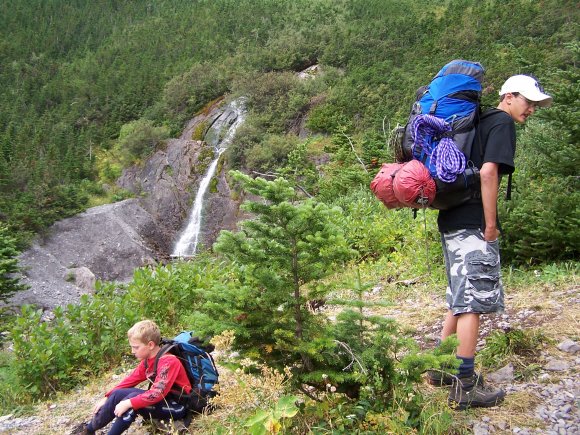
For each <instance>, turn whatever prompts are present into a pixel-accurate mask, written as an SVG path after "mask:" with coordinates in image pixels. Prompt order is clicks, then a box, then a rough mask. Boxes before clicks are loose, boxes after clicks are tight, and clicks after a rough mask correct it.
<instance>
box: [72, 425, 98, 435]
mask: <svg viewBox="0 0 580 435" xmlns="http://www.w3.org/2000/svg"><path fill="white" fill-rule="evenodd" d="M87 424H88V423H85V422H83V423H79V424H77V425H76V426H75V427H73V429H72V431H71V432H70V435H95V432H93V431H89V429H88V428H87Z"/></svg>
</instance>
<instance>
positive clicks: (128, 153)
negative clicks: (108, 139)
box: [115, 119, 169, 164]
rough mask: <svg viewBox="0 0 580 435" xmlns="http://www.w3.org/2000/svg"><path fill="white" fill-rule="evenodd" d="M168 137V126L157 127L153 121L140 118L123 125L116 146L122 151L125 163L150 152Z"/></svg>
mask: <svg viewBox="0 0 580 435" xmlns="http://www.w3.org/2000/svg"><path fill="white" fill-rule="evenodd" d="M168 137H169V129H168V128H167V127H155V126H154V124H153V122H152V121H149V120H146V119H139V120H137V121H132V122H129V123H127V124H125V125H123V126H122V127H121V131H120V132H119V139H118V141H117V144H116V145H115V147H116V149H118V150H119V151H120V152H121V155H122V156H123V160H124V162H125V164H129V163H132V162H134V161H135V160H136V159H139V158H142V157H145V156H147V155H148V154H150V153H151V152H152V151H153V150H154V149H155V147H156V146H157V145H158V144H159V143H160V142H161V141H162V140H164V139H167V138H168Z"/></svg>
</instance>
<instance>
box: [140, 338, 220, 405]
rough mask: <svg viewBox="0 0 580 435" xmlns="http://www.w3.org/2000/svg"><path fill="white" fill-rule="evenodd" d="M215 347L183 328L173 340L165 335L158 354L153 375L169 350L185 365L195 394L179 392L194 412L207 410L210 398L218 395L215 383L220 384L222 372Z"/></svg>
mask: <svg viewBox="0 0 580 435" xmlns="http://www.w3.org/2000/svg"><path fill="white" fill-rule="evenodd" d="M213 349H214V347H213V346H212V345H204V344H203V342H202V340H200V339H199V338H198V337H195V336H193V333H192V332H191V331H187V332H182V333H181V334H179V335H177V336H176V337H175V338H173V339H172V340H168V339H163V340H161V349H160V350H159V352H158V353H157V356H156V357H155V364H154V366H153V375H152V376H151V379H155V377H156V376H157V366H158V363H159V358H161V357H162V356H163V355H165V354H166V353H170V354H172V355H175V356H176V357H177V358H178V359H179V361H180V362H181V364H182V365H183V367H184V368H185V372H186V373H187V377H188V379H189V382H190V384H191V386H192V391H191V394H189V395H184V394H179V399H180V401H181V402H182V403H183V404H184V405H186V406H187V407H188V408H189V410H190V411H192V412H195V413H200V412H204V411H206V410H208V401H207V399H209V398H210V397H215V396H216V395H217V391H216V390H215V386H216V385H217V384H218V378H219V374H218V370H217V367H216V365H215V362H214V360H213V357H212V356H211V354H210V353H211V352H212V351H213ZM145 364H147V362H145ZM146 368H147V366H146Z"/></svg>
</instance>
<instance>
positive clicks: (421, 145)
mask: <svg viewBox="0 0 580 435" xmlns="http://www.w3.org/2000/svg"><path fill="white" fill-rule="evenodd" d="M483 75H484V69H483V66H482V65H481V64H479V63H478V62H471V61H467V60H453V61H451V62H449V63H448V64H447V65H445V66H444V67H443V68H441V70H440V71H439V72H438V73H437V74H436V75H435V77H434V78H433V80H432V81H431V83H429V84H428V85H427V86H423V87H421V88H419V90H418V91H417V94H416V100H415V103H414V104H413V106H412V108H411V113H410V115H409V120H408V122H407V124H406V126H405V128H404V133H403V138H402V150H401V151H402V152H400V153H398V156H397V157H398V160H399V161H409V160H412V159H416V160H419V161H420V162H422V163H423V164H424V165H425V166H426V167H427V169H428V170H429V172H430V174H431V176H432V177H433V179H434V180H435V184H436V186H437V194H436V197H435V201H434V202H433V203H432V204H431V207H433V208H438V209H446V208H450V207H453V206H455V205H458V204H460V203H462V202H465V201H467V200H469V199H470V198H471V197H472V195H473V194H477V192H478V190H479V170H478V169H477V168H476V167H473V165H470V164H469V161H468V158H469V156H470V154H471V151H472V146H473V143H474V142H475V141H474V139H475V135H476V127H477V124H478V122H479V115H480V98H481V90H482V80H483ZM451 192H453V195H449V193H451Z"/></svg>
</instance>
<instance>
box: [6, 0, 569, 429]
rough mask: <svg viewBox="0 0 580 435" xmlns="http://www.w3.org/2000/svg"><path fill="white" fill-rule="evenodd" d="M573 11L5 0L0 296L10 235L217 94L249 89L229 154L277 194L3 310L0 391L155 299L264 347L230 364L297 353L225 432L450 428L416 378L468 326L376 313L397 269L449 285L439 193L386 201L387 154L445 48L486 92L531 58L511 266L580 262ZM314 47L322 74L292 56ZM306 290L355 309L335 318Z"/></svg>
mask: <svg viewBox="0 0 580 435" xmlns="http://www.w3.org/2000/svg"><path fill="white" fill-rule="evenodd" d="M578 11H579V9H578V4H577V2H575V1H572V0H535V1H530V0H501V1H500V0H478V1H476V0H445V1H435V0H421V1H417V0H292V1H290V0H288V1H284V0H151V1H147V2H140V1H122V0H100V1H90V0H3V1H2V2H0V61H1V62H0V300H2V298H3V297H6V296H8V295H9V294H12V293H13V292H15V291H18V290H19V289H20V288H21V285H20V283H19V282H18V280H17V279H15V278H14V272H16V271H18V264H17V260H16V258H17V255H18V253H19V252H21V251H22V250H24V249H26V248H27V246H29V245H30V243H31V242H32V240H33V239H34V237H36V236H37V235H39V234H40V235H41V234H43V233H44V232H45V231H46V230H47V229H48V228H49V226H50V225H51V224H52V223H54V222H55V221H57V220H59V219H63V218H65V217H68V216H72V215H75V214H77V213H79V212H81V211H83V210H86V209H87V208H89V207H92V206H95V205H100V204H104V203H109V202H114V201H119V200H123V199H125V198H127V195H128V194H127V192H124V191H122V190H121V189H119V188H117V187H116V186H115V181H116V179H117V178H118V177H119V176H120V175H121V172H122V170H123V168H126V167H128V166H130V165H134V164H137V165H139V164H142V163H143V162H144V161H145V160H146V159H147V158H148V157H149V156H150V155H151V154H152V153H153V152H154V151H155V150H156V149H157V148H158V147H162V146H163V145H164V141H165V140H166V139H168V138H172V137H177V136H178V135H179V134H180V133H181V131H182V129H183V127H184V124H185V123H186V122H187V121H188V120H189V119H191V118H192V117H193V116H194V115H195V114H196V113H199V112H201V111H203V110H204V108H206V107H208V105H210V104H211V103H212V102H214V101H215V100H216V99H218V98H222V97H225V98H226V99H233V98H236V97H239V96H243V97H245V98H246V99H247V100H246V101H247V106H248V117H247V120H246V123H245V124H244V126H243V127H242V128H241V129H240V130H239V131H238V133H237V136H236V138H235V140H234V142H233V144H232V146H231V147H230V148H229V149H228V151H227V153H226V154H224V165H223V168H224V169H223V170H225V171H230V170H231V172H229V179H230V180H231V183H232V185H235V186H236V189H238V190H239V191H245V192H249V193H252V194H253V195H254V196H255V197H259V198H263V199H264V200H263V201H258V200H256V201H253V202H252V201H249V202H247V203H245V204H244V206H243V207H244V208H245V209H246V210H247V211H249V212H251V213H252V214H253V215H254V216H255V219H252V220H250V221H244V222H243V223H241V224H240V228H241V231H239V232H237V233H236V232H226V231H224V232H222V234H221V235H220V237H219V238H218V241H217V243H216V244H215V245H214V246H213V247H209V248H208V249H207V252H205V253H203V254H202V255H200V256H199V257H196V259H195V260H194V261H189V262H175V263H173V264H167V265H160V266H158V267H157V268H155V269H154V270H149V269H143V270H137V271H135V277H134V280H133V281H132V282H131V283H129V284H127V285H126V286H122V287H121V288H117V287H115V286H114V285H112V284H109V283H98V289H97V292H96V294H95V295H94V296H92V297H88V296H83V299H82V300H81V303H80V304H78V305H75V306H69V307H67V308H66V309H65V308H63V309H59V310H56V312H55V313H54V314H55V316H54V319H53V320H52V321H51V322H45V321H41V315H42V313H41V312H39V311H37V310H35V309H34V307H28V306H25V307H23V308H22V312H21V313H19V314H18V315H17V316H4V317H3V320H2V322H1V325H2V328H4V329H5V330H8V331H10V333H9V334H8V336H9V340H10V341H11V343H12V347H13V352H11V353H10V354H8V353H7V352H4V353H2V356H1V358H0V393H2V394H0V396H1V397H2V398H1V399H0V410H2V412H1V413H8V412H12V410H13V408H14V406H15V405H17V406H18V407H20V408H19V409H21V410H25V409H26V406H29V405H30V404H32V403H35V402H37V401H39V400H44V399H46V398H48V397H53V396H54V395H55V394H57V393H58V392H63V391H65V392H66V391H70V390H71V389H73V388H76V387H78V385H79V384H81V383H82V382H84V381H85V380H86V377H87V376H88V375H89V374H91V375H101V374H103V373H106V372H107V371H108V370H111V369H112V368H113V367H116V366H118V365H119V364H121V363H122V362H123V358H122V353H123V352H122V351H120V350H119V349H125V347H126V344H125V340H126V330H127V328H128V327H130V326H131V325H132V324H133V323H134V322H135V321H136V320H139V319H141V318H151V319H154V320H155V321H157V322H158V323H159V324H160V326H161V327H162V329H164V330H166V331H170V332H171V333H174V332H178V331H179V330H185V329H192V328H194V329H196V330H197V331H200V333H202V334H205V335H207V336H214V337H220V338H221V340H222V342H224V341H228V340H229V341H228V343H229V344H231V346H232V347H233V349H235V350H236V352H239V353H240V354H241V356H242V357H244V358H247V359H248V360H251V361H254V362H258V363H259V364H263V366H262V365H257V366H256V365H251V364H250V363H247V361H246V362H245V363H239V362H231V363H230V365H231V367H229V368H232V367H233V369H234V370H235V369H236V368H238V369H240V367H241V369H243V370H246V372H248V373H259V370H260V369H259V367H262V370H263V371H264V370H266V371H267V370H275V371H277V372H279V373H282V374H283V373H286V374H287V383H285V389H284V394H281V395H280V397H276V398H275V400H274V399H272V398H270V399H268V400H270V401H268V400H266V399H264V398H263V399H264V400H263V401H262V402H260V403H259V404H258V406H257V407H256V408H258V409H259V408H260V406H262V407H263V408H264V409H269V411H267V412H266V411H264V412H263V413H262V414H260V413H257V414H255V415H253V416H252V414H251V412H253V411H252V410H250V411H248V410H245V411H244V412H245V413H246V414H244V418H242V417H239V419H238V420H236V421H234V422H232V421H228V422H222V423H221V425H222V426H220V425H218V426H216V427H217V429H215V427H214V429H215V433H242V432H236V430H242V429H240V428H246V429H245V430H248V433H279V431H285V430H287V431H289V432H288V433H308V430H312V428H313V427H315V428H316V427H318V428H321V429H320V432H316V431H314V432H316V433H331V430H334V431H337V432H336V433H387V432H388V431H391V433H408V432H407V431H417V432H415V433H453V427H454V426H453V424H454V423H453V418H452V417H451V415H452V414H449V411H448V410H442V409H440V408H438V407H437V406H438V405H437V404H436V403H432V402H430V401H429V400H428V399H426V398H425V397H423V396H422V395H421V394H420V393H418V392H417V390H416V389H415V384H416V382H417V381H418V380H419V379H420V375H421V374H422V373H423V372H424V371H425V370H427V369H428V368H440V367H445V365H446V364H451V363H450V361H454V357H452V354H451V350H452V349H453V348H454V344H456V343H455V342H454V341H453V339H451V340H450V341H449V342H444V343H443V345H442V346H441V347H439V348H437V349H436V350H434V351H432V352H420V351H419V349H417V348H416V347H415V346H414V345H413V343H412V340H411V339H409V336H408V334H407V332H408V331H404V330H402V329H400V327H399V326H398V325H397V324H396V323H395V322H393V321H391V320H390V319H386V318H384V317H381V316H379V315H372V314H369V312H372V309H373V307H374V308H375V309H377V310H378V311H380V309H381V307H383V306H385V305H388V301H383V300H380V301H372V302H370V301H369V300H367V298H366V297H365V296H364V295H365V294H367V293H368V292H369V291H370V290H371V289H372V288H373V286H374V285H375V284H376V282H377V281H378V280H380V279H385V280H387V281H389V280H390V281H389V282H393V281H401V280H407V279H411V278H414V277H421V278H420V279H421V280H422V282H423V283H424V284H425V285H427V286H439V287H440V288H441V289H444V287H445V284H444V280H445V277H444V276H443V272H442V271H441V270H435V269H434V268H435V267H439V265H440V264H442V261H443V260H442V255H441V253H440V247H439V245H438V233H437V227H436V223H435V219H436V212H435V211H433V210H426V211H422V212H420V213H419V214H418V216H417V218H416V219H414V218H413V213H412V212H411V211H410V210H409V209H406V210H397V211H395V210H387V209H386V208H384V207H383V205H382V204H381V203H380V202H379V201H378V200H376V199H375V198H374V197H373V195H372V193H371V192H370V190H369V187H368V186H369V183H370V181H371V180H372V178H373V177H374V175H375V174H376V172H377V171H378V170H379V168H380V165H381V163H383V162H392V161H394V151H393V149H392V148H391V147H390V146H389V144H388V138H389V133H390V131H391V130H392V129H393V128H394V127H395V126H396V125H397V124H404V123H405V122H406V120H407V116H408V113H409V109H410V106H411V104H412V103H413V101H414V98H415V92H416V90H417V89H418V88H419V87H420V86H422V85H424V84H427V83H428V82H429V81H430V80H431V78H432V77H433V76H434V74H435V73H436V72H437V71H438V70H439V69H440V68H441V67H442V66H443V65H444V64H446V63H447V62H449V61H450V60H452V59H468V60H473V61H477V62H480V63H481V64H482V65H483V66H484V67H485V69H486V75H485V81H484V91H483V96H482V101H483V104H484V105H485V106H495V105H496V104H497V101H498V90H499V88H500V86H501V84H502V83H503V82H504V81H505V79H506V78H508V77H509V76H511V75H514V74H530V75H533V76H535V77H537V78H538V79H539V80H540V81H541V83H542V85H543V86H544V88H545V90H546V92H547V93H549V94H550V95H552V96H553V97H554V104H553V106H552V107H551V108H549V109H540V110H538V111H537V113H536V114H535V115H534V116H533V117H532V118H531V119H530V120H529V121H528V122H527V123H526V124H525V125H523V126H518V131H517V134H518V145H517V146H518V148H517V154H516V172H515V174H514V180H513V188H512V189H513V191H512V194H511V196H512V198H511V200H510V201H507V200H505V199H504V197H505V195H503V194H502V195H500V197H501V199H500V203H499V214H500V219H501V222H502V227H503V234H502V239H501V243H502V262H503V264H502V266H503V267H504V268H507V269H509V270H510V271H521V273H524V274H525V273H526V272H527V271H529V270H532V269H538V270H540V269H542V268H546V267H555V268H560V267H563V268H564V269H566V270H572V271H577V257H578V253H579V252H578V250H579V247H580V230H579V228H580V211H579V207H578V204H579V203H580V181H579V180H580V178H579V170H578V168H579V167H580V162H579V157H578V155H579V153H578V146H579V143H580V132H579V129H578V126H579V122H578V120H579V119H580V116H579V113H580V84H579V80H578V79H579V77H580V73H579V70H578V64H579V62H580V43H579V38H578V37H579V29H578V24H579V21H580V20H579V18H580V16H579V15H580V14H579V12H578ZM314 65H317V70H316V71H317V72H316V74H315V75H314V76H313V78H312V79H311V80H299V79H298V78H297V73H298V72H300V71H302V70H304V69H306V68H308V67H311V66H314ZM302 121H304V124H303V125H302V124H301V122H302ZM300 128H304V129H306V131H307V132H308V135H307V136H306V137H304V136H299V135H298V132H299V130H300ZM315 161H322V162H323V163H322V164H317V165H315V164H314V162H315ZM255 173H260V174H274V175H275V176H276V178H275V177H266V178H267V179H263V178H254V177H252V176H250V175H252V174H255ZM505 188H506V186H505V182H504V184H503V185H502V186H501V187H500V189H501V190H502V192H503V191H505ZM435 265H437V266H435ZM561 265H565V266H561ZM514 273H515V272H514ZM289 289H291V290H289ZM442 291H443V290H442ZM399 296H401V297H402V295H399ZM313 301H324V303H326V304H327V305H331V306H334V307H341V311H340V314H337V315H336V316H334V319H333V321H329V320H328V318H327V317H326V316H322V315H320V313H319V312H318V311H317V310H316V309H312V304H311V303H312V302H313ZM306 306H309V307H310V308H309V309H305V307H306ZM369 310H370V311H369ZM123 346H125V347H123ZM341 346H343V347H341ZM346 346H348V352H344V347H346ZM31 355H34V357H31ZM399 357H401V358H399ZM354 361H356V363H354ZM258 363H256V364H258ZM351 365H354V368H353V369H352V370H350V371H345V370H343V369H344V367H350V366H351ZM257 367H258V368H257ZM264 367H266V369H264ZM267 373H271V372H267ZM269 379H270V378H269ZM305 386H308V388H306V387H305ZM331 392H332V393H335V392H336V393H337V394H336V396H332V395H331V394H330V393H331ZM295 395H300V396H301V397H303V399H300V400H301V402H300V401H299V402H300V403H301V404H300V406H298V407H297V405H295V403H298V402H297V401H296V400H295V399H296V397H295ZM289 398H290V399H292V400H290V399H289ZM1 413H0V414H1ZM297 413H299V414H300V416H301V417H300V419H293V418H292V417H294V416H295V415H296V414H297ZM385 415H388V416H389V417H388V418H387V417H385ZM329 421H331V422H334V423H335V424H336V426H332V424H330V423H328V422H329ZM266 423H267V424H266ZM329 424H330V426H329ZM236 425H237V426H236ZM268 425H269V426H268ZM276 425H278V426H276ZM325 425H326V426H325ZM263 428H267V432H263V431H262V432H260V431H261V430H262V429H263ZM276 428H277V429H276ZM206 429H207V428H206ZM212 430H213V429H212ZM228 430H229V431H230V432H227V431H228ZM220 431H221V432H220ZM231 431H233V432H231ZM324 431H327V432H324ZM341 431H342V432H341ZM332 433H335V432H332ZM457 433H458V432H457Z"/></svg>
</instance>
